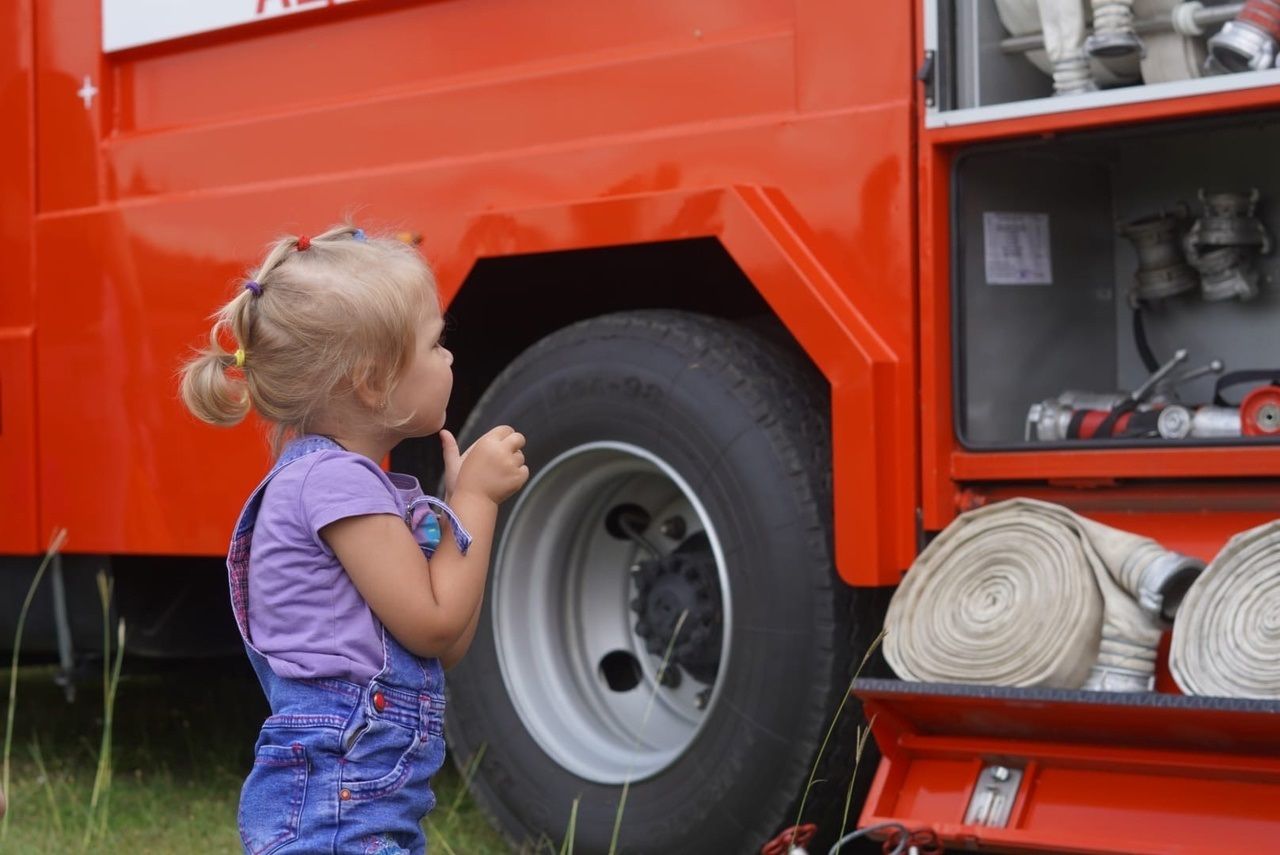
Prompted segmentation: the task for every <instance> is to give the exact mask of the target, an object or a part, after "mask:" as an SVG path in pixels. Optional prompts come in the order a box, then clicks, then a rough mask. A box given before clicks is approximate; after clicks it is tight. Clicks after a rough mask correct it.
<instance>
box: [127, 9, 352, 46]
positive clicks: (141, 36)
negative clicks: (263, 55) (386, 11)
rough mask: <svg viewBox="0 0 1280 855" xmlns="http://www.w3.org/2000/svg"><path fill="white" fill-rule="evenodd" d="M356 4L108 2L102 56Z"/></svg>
mask: <svg viewBox="0 0 1280 855" xmlns="http://www.w3.org/2000/svg"><path fill="white" fill-rule="evenodd" d="M354 2H357V0H102V50H103V52H104V53H110V52H111V51H113V50H124V49H125V48H131V47H138V46H139V45H149V44H154V43H155V42H163V41H168V40H169V39H176V38H180V37H182V36H190V35H194V34H196V33H207V32H210V31H212V30H222V29H226V28H227V27H235V26H239V25H240V24H250V23H252V22H254V21H261V20H264V19H266V18H278V17H280V16H281V15H292V14H295V13H297V12H310V11H312V10H316V9H324V8H327V7H329V6H339V5H341V4H343V3H354Z"/></svg>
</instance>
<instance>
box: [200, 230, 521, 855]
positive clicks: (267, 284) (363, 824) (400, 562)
mask: <svg viewBox="0 0 1280 855" xmlns="http://www.w3.org/2000/svg"><path fill="white" fill-rule="evenodd" d="M215 317H216V320H215V323H214V326H213V330H212V332H211V333H210V336H209V346H208V347H207V348H205V349H204V350H203V351H202V352H201V353H200V354H199V355H198V356H196V357H195V358H194V359H192V360H191V361H190V362H189V363H187V364H186V365H185V366H184V368H183V373H182V399H183V401H184V402H185V403H186V405H187V407H188V408H189V409H190V410H191V412H192V413H194V414H195V415H196V416H197V417H199V418H201V419H203V420H204V421H207V422H210V423H212V424H217V425H231V424H235V423H237V422H239V421H240V420H241V419H243V418H244V416H245V415H246V414H247V413H248V411H249V410H250V409H251V408H252V409H253V410H255V411H257V413H258V414H259V415H260V416H261V417H262V418H263V419H265V420H266V421H267V422H269V423H271V424H272V425H273V436H272V446H273V450H274V451H276V452H277V455H278V456H277V459H276V463H275V466H274V468H272V470H271V471H270V473H269V474H268V475H267V477H266V478H265V480H263V482H262V483H261V484H259V485H258V487H257V489H255V490H254V491H253V493H252V494H251V495H250V496H249V499H248V502H247V503H246V504H245V507H244V510H243V511H242V512H241V514H240V519H239V521H238V522H237V523H236V527H235V532H234V535H233V538H232V541H231V548H230V552H229V553H228V555H227V567H228V570H229V574H230V581H231V602H232V607H233V609H234V611H235V617H236V622H237V624H238V625H239V627H240V633H241V635H242V636H243V638H244V643H245V648H246V650H247V651H248V654H249V659H250V661H251V662H252V664H253V668H254V670H255V671H256V672H257V675H258V679H259V680H260V681H261V683H262V688H263V690H264V691H265V692H266V695H267V699H268V701H269V702H270V704H271V713H272V714H271V716H270V717H269V718H268V719H267V720H266V722H265V723H264V724H263V727H262V732H261V734H260V735H259V737H258V741H257V744H256V746H255V752H254V764H253V770H252V771H251V772H250V773H249V776H248V778H247V779H246V780H245V783H244V788H243V790H242V792H241V795H240V811H239V823H240V837H241V841H242V843H243V844H244V848H245V851H246V852H249V853H253V855H265V853H289V852H298V853H301V852H306V853H321V852H326V853H351V852H358V853H377V855H383V853H405V852H411V853H422V852H424V851H425V850H426V840H425V838H424V837H423V834H422V829H421V822H422V818H423V817H424V816H425V815H426V813H427V811H429V810H430V809H431V808H432V807H433V806H434V804H435V796H434V795H433V794H432V792H431V788H430V778H431V776H432V775H433V774H434V773H435V772H436V771H437V770H438V769H439V768H440V766H441V764H442V763H443V761H444V751H445V748H444V739H443V727H444V673H443V669H444V668H448V667H450V666H451V665H453V663H455V662H457V661H458V660H459V659H460V658H461V657H462V655H463V654H464V653H465V652H466V650H467V647H468V646H469V645H470V644H471V638H472V636H473V635H474V633H475V629H476V622H477V620H478V618H479V613H480V601H481V598H482V596H483V593H484V586H485V575H486V574H487V572H488V568H489V549H490V545H491V543H492V540H493V529H494V522H495V519H496V517H497V510H498V504H499V503H500V502H502V501H503V500H504V499H506V498H508V497H509V496H511V495H512V494H513V493H515V491H516V490H518V489H520V487H521V486H522V485H523V484H524V482H525V481H526V480H527V479H528V477H529V470H528V468H527V467H526V466H525V465H524V453H523V451H522V448H523V447H524V437H523V436H521V435H520V434H519V433H516V432H515V431H514V430H512V429H511V428H510V427H506V426H502V427H497V428H494V429H493V430H491V431H489V433H487V434H485V435H484V436H482V437H481V438H480V439H479V440H477V441H476V443H475V444H474V445H472V446H471V448H470V449H469V450H468V451H467V453H466V454H459V452H458V445H457V441H456V440H455V439H454V437H453V436H452V435H451V434H450V433H449V432H448V431H445V430H442V428H443V426H444V422H445V405H446V404H447V403H448V400H449V392H450V390H451V388H452V385H453V372H452V368H451V366H452V364H453V355H452V354H451V353H450V352H449V351H448V350H446V349H445V348H444V345H443V343H442V341H441V330H442V327H443V320H442V318H441V315H440V305H439V298H438V296H437V294H436V288H435V281H434V279H433V277H432V275H431V271H430V270H429V269H428V268H427V266H426V264H425V263H424V262H423V261H422V259H421V257H420V256H419V255H418V253H417V251H416V250H414V249H413V248H412V247H410V246H407V245H405V244H404V243H401V242H400V241H397V240H394V239H386V238H375V237H373V236H369V237H366V236H365V234H364V233H363V232H362V231H360V230H359V229H356V228H351V227H338V228H334V229H330V230H329V231H327V232H325V233H324V234H322V235H319V236H317V237H313V238H307V237H296V238H295V237H287V238H284V239H282V240H280V241H278V242H277V243H276V244H275V246H274V247H272V249H271V251H270V252H269V253H268V254H267V257H266V259H265V260H264V261H263V263H262V266H261V267H260V268H258V270H257V272H256V273H255V274H254V276H253V278H252V279H250V280H248V281H246V282H244V283H243V288H241V289H240V290H239V293H237V294H236V296H235V297H234V298H233V299H232V300H231V301H230V302H229V303H227V304H226V305H225V306H223V307H222V309H221V310H220V311H219V312H218V313H217V315H216V316H215ZM229 338H234V341H235V347H234V349H233V352H230V353H229V352H227V350H225V349H223V347H222V344H221V342H223V341H226V340H227V339H229ZM436 432H439V433H440V439H441V444H442V446H443V448H444V461H445V476H444V492H445V500H444V501H441V500H439V499H436V498H434V497H431V496H425V495H423V493H422V490H421V488H420V487H419V486H418V482H417V480H416V479H414V478H412V477H410V476H408V475H401V474H397V473H390V474H387V473H384V472H383V471H382V469H381V468H379V466H378V462H379V461H381V460H383V459H384V458H385V457H386V456H387V454H388V453H389V452H390V451H391V449H392V447H394V446H395V444H396V443H398V442H399V441H400V440H402V439H406V438H409V437H420V436H427V435H429V434H433V433H436Z"/></svg>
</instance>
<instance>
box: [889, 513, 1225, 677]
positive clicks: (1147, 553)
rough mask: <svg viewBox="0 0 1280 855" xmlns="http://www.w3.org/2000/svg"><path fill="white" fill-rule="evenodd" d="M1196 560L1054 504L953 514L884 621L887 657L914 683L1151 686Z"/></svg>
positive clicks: (1198, 567)
mask: <svg viewBox="0 0 1280 855" xmlns="http://www.w3.org/2000/svg"><path fill="white" fill-rule="evenodd" d="M1203 569H1204V563H1203V562H1201V561H1199V560H1198V559H1194V558H1189V557H1187V556H1184V555H1179V554H1178V553H1175V552H1171V551H1169V550H1167V549H1164V548H1163V547H1161V546H1160V545H1159V544H1157V543H1156V542H1155V541H1153V540H1151V539H1150V538H1146V537H1142V536H1140V535H1136V534H1132V533H1129V532H1125V531H1120V530H1118V529H1114V528H1110V527H1109V526H1105V525H1102V524H1100V523H1096V522H1093V521H1091V520H1087V519H1085V518H1083V517H1080V516H1078V515H1077V514H1075V513H1073V512H1072V511H1069V510H1067V509H1066V508H1064V507H1061V506H1059V505H1053V504H1050V503H1048V502H1041V501H1036V500H1033V499H1010V500H1009V501H1005V502H1000V503H999V504H995V505H990V506H988V507H985V508H980V509H978V510H975V511H970V512H968V513H966V514H963V515H961V516H960V517H959V518H958V519H957V520H956V521H955V522H953V523H952V524H951V525H950V526H948V527H947V528H946V529H945V530H944V531H943V532H942V533H941V534H939V535H938V536H937V538H935V539H934V541H933V542H932V543H930V544H929V546H928V547H926V548H925V550H924V551H923V552H922V553H920V556H919V557H918V558H917V559H916V561H915V563H914V564H913V565H912V567H911V570H910V571H909V572H908V573H907V574H906V577H905V579H904V580H903V582H902V584H901V585H900V586H899V588H898V590H897V591H896V592H895V593H894V596H893V599H892V601H891V602H890V604H889V612H888V615H887V617H886V618H885V629H886V634H885V642H884V644H885V658H886V659H887V660H888V661H889V665H890V667H892V668H893V670H894V673H896V674H897V675H898V676H899V677H900V678H902V679H904V680H913V681H919V682H944V683H977V684H985V685H996V686H1018V687H1031V686H1040V687H1050V688H1066V689H1078V688H1085V689H1093V690H1099V691H1147V690H1149V689H1150V688H1151V686H1152V683H1153V679H1154V678H1153V675H1154V671H1155V658H1156V646H1157V644H1158V643H1159V641H1160V636H1161V633H1162V632H1163V630H1164V628H1165V626H1166V623H1165V622H1166V621H1167V620H1169V619H1171V618H1172V612H1173V611H1174V610H1175V609H1176V608H1177V603H1178V601H1179V600H1180V598H1181V594H1182V593H1183V592H1185V591H1186V589H1187V586H1188V585H1189V584H1190V583H1191V581H1192V579H1194V578H1195V576H1196V575H1198V574H1199V573H1200V571H1201V570H1203Z"/></svg>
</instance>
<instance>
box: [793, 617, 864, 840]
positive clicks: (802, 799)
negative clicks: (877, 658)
mask: <svg viewBox="0 0 1280 855" xmlns="http://www.w3.org/2000/svg"><path fill="white" fill-rule="evenodd" d="M884 632H885V631H884V630H883V629H882V630H880V634H879V635H877V636H876V637H875V640H874V641H872V642H871V644H870V645H869V646H868V647H867V652H866V653H864V654H863V655H862V661H861V662H859V663H858V667H857V668H856V669H855V670H854V672H853V677H852V678H851V679H850V680H849V687H848V688H847V689H845V692H844V697H842V698H841V699H840V706H838V707H836V714H835V715H834V716H832V717H831V724H830V725H829V726H828V727H827V735H826V736H824V737H823V738H822V745H820V746H819V747H818V756H817V757H814V758H813V769H812V770H810V772H809V783H808V784H806V785H805V788H804V795H802V796H801V797H800V807H799V808H798V809H797V810H796V821H795V822H794V823H792V831H791V840H790V845H791V846H795V843H796V829H798V828H799V827H800V823H801V820H802V817H803V816H804V806H805V802H807V801H808V800H809V790H810V788H811V787H813V784H814V779H815V778H817V777H818V766H819V765H821V763H822V755H823V754H825V753H826V752H827V743H828V742H830V741H831V734H832V733H834V732H835V729H836V724H837V722H839V721H840V715H841V714H842V713H843V712H844V705H845V704H847V703H848V702H849V696H850V695H851V694H853V684H854V683H856V682H857V680H858V677H860V676H862V669H863V668H865V667H867V660H869V659H870V658H871V654H872V653H874V652H875V651H876V648H877V647H879V646H880V642H882V641H884Z"/></svg>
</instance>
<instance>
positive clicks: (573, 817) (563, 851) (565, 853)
mask: <svg viewBox="0 0 1280 855" xmlns="http://www.w3.org/2000/svg"><path fill="white" fill-rule="evenodd" d="M580 801H582V796H578V797H577V798H576V799H574V800H573V807H571V808H569V829H568V830H567V831H565V833H564V843H562V844H561V845H560V855H573V846H574V840H573V838H574V835H575V834H576V833H577V831H578V802H580Z"/></svg>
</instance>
